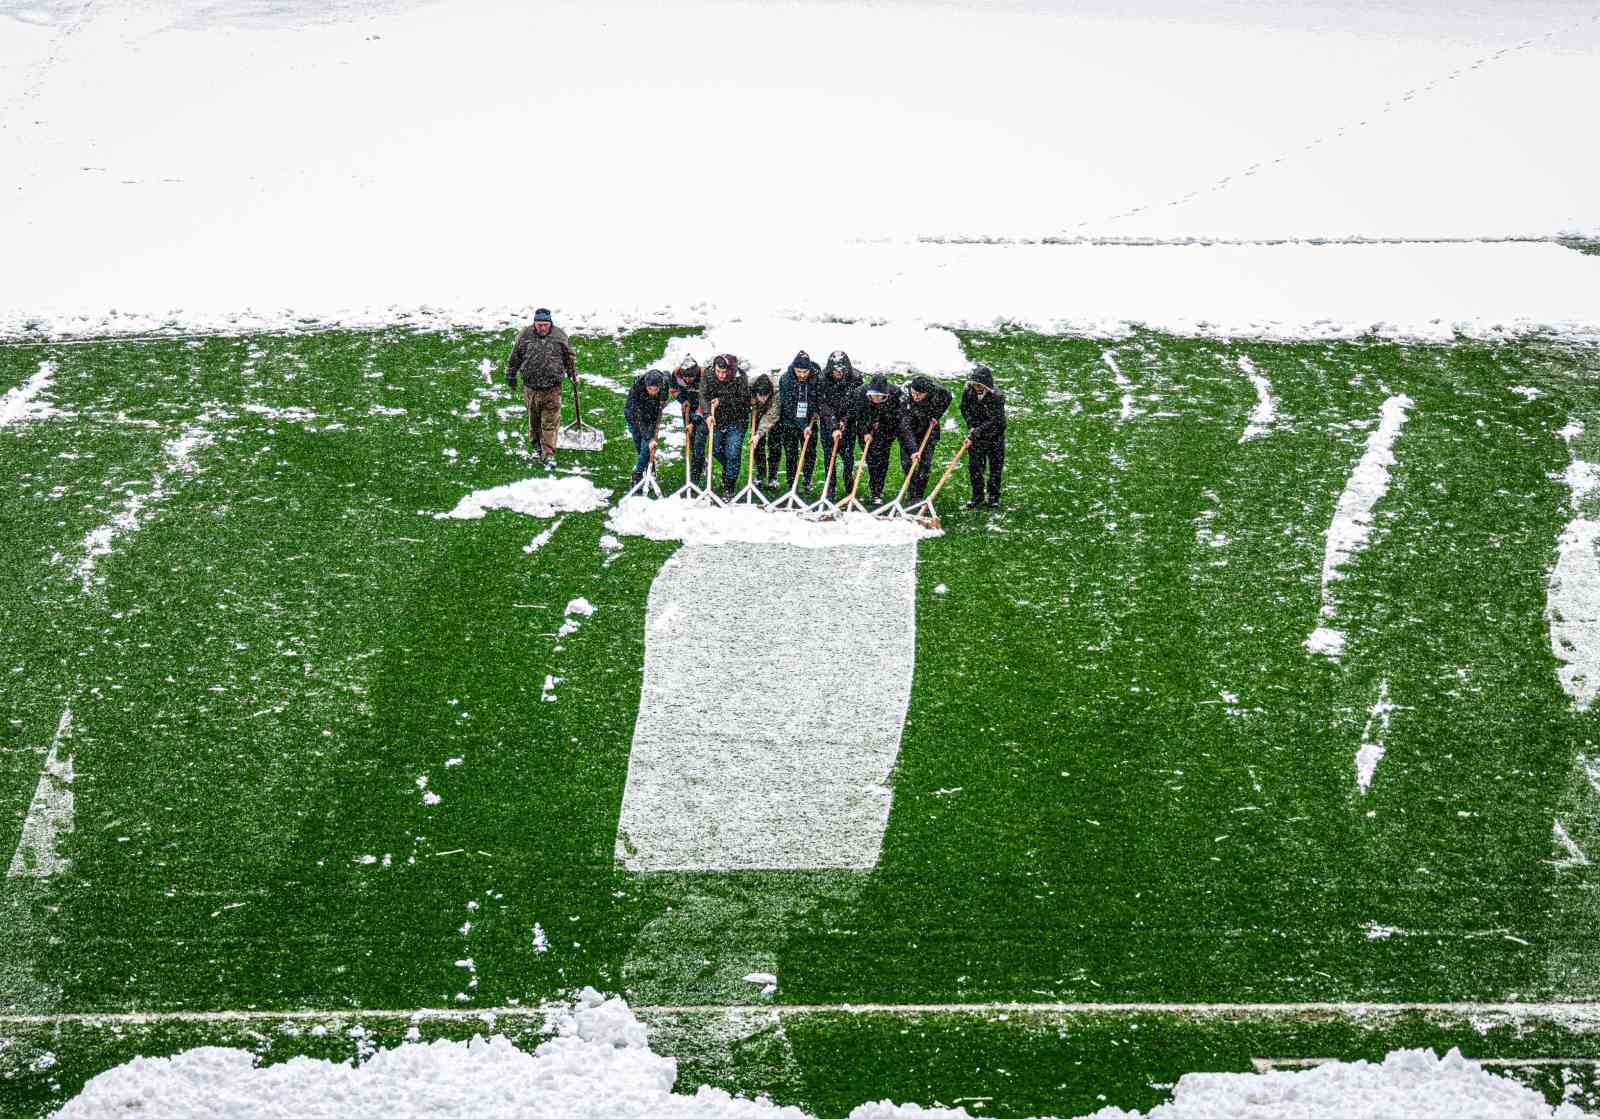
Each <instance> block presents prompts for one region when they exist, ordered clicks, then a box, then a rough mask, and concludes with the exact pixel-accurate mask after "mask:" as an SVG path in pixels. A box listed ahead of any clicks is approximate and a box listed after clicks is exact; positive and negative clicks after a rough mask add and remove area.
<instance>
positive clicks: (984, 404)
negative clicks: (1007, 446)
mask: <svg viewBox="0 0 1600 1119" xmlns="http://www.w3.org/2000/svg"><path fill="white" fill-rule="evenodd" d="M961 418H962V419H963V420H966V421H967V438H968V439H971V440H972V445H973V446H974V447H987V446H989V445H990V444H993V443H998V442H999V441H1000V440H1002V439H1004V438H1005V436H1006V394H1005V393H1003V392H1001V391H1000V390H999V389H990V390H989V391H988V392H986V393H984V394H983V396H982V397H981V398H980V397H979V396H978V393H977V390H976V389H974V388H973V387H972V386H971V385H970V384H969V385H968V386H967V389H966V391H965V392H963V393H962V394H961Z"/></svg>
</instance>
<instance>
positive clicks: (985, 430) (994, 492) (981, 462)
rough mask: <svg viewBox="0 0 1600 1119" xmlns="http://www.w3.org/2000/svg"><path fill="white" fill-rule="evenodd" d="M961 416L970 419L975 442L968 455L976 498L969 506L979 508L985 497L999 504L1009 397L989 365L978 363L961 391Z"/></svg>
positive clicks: (969, 431)
mask: <svg viewBox="0 0 1600 1119" xmlns="http://www.w3.org/2000/svg"><path fill="white" fill-rule="evenodd" d="M961 418H962V419H963V420H965V421H966V422H967V441H968V442H969V443H971V445H972V451H971V453H970V454H969V455H968V456H967V474H968V475H969V476H970V477H971V479H972V500H971V501H969V502H967V508H968V509H976V508H978V506H980V505H983V504H984V503H985V501H987V503H988V504H989V506H990V507H992V508H998V507H999V505H1000V477H1001V475H1002V474H1003V473H1004V472H1005V468H1006V397H1005V393H1003V392H1001V391H1000V390H999V389H997V388H995V387H994V374H993V373H991V372H990V371H989V367H988V366H986V365H977V366H974V367H973V369H972V375H971V376H970V377H968V378H967V388H966V391H965V392H963V393H962V394H961ZM985 473H987V474H988V484H987V488H986V487H985V482H984V475H985Z"/></svg>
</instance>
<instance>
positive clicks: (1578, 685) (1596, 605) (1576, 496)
mask: <svg viewBox="0 0 1600 1119" xmlns="http://www.w3.org/2000/svg"><path fill="white" fill-rule="evenodd" d="M1582 434H1583V424H1581V423H1579V422H1577V421H1573V422H1572V423H1569V424H1568V425H1567V426H1566V427H1565V428H1563V429H1562V430H1561V432H1560V435H1561V437H1562V438H1563V439H1565V440H1566V441H1567V442H1568V443H1569V444H1570V443H1572V442H1574V441H1575V440H1576V439H1577V438H1578V437H1580V436H1581V435H1582ZM1563 480H1564V481H1565V482H1566V483H1567V488H1568V490H1569V491H1570V492H1571V500H1572V512H1573V516H1572V519H1571V520H1570V521H1568V522H1567V524H1566V526H1565V527H1564V528H1563V529H1562V530H1561V536H1560V538H1559V539H1558V540H1557V541H1556V562H1555V566H1553V567H1552V568H1551V569H1550V575H1549V577H1548V578H1547V580H1546V581H1545V618H1546V620H1547V621H1548V623H1549V627H1550V648H1551V650H1552V651H1553V652H1554V653H1555V656H1556V659H1557V660H1558V661H1560V662H1561V667H1560V668H1558V669H1557V670H1556V677H1557V678H1558V679H1559V680H1560V682H1561V688H1562V690H1563V691H1565V692H1566V693H1567V694H1568V695H1569V696H1571V697H1572V705H1573V707H1574V708H1575V709H1576V710H1578V711H1587V710H1589V708H1590V707H1591V706H1593V704H1594V700H1595V696H1596V695H1597V694H1600V519H1596V518H1595V517H1594V516H1591V515H1590V514H1591V513H1592V512H1593V510H1592V509H1591V508H1590V505H1591V504H1592V501H1593V498H1594V495H1595V492H1596V491H1597V490H1600V470H1597V469H1596V468H1595V465H1594V464H1593V463H1591V462H1586V461H1584V460H1583V459H1573V461H1572V462H1570V463H1569V464H1568V465H1567V469H1566V471H1565V473H1564V475H1563Z"/></svg>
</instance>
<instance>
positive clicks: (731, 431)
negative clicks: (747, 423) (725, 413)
mask: <svg viewBox="0 0 1600 1119" xmlns="http://www.w3.org/2000/svg"><path fill="white" fill-rule="evenodd" d="M742 450H744V428H742V427H719V428H717V433H716V434H715V435H713V436H712V437H711V456H712V457H713V458H715V459H716V460H717V461H719V462H721V463H722V484H723V485H725V486H731V485H733V484H734V483H735V482H737V481H738V480H739V452H740V451H742Z"/></svg>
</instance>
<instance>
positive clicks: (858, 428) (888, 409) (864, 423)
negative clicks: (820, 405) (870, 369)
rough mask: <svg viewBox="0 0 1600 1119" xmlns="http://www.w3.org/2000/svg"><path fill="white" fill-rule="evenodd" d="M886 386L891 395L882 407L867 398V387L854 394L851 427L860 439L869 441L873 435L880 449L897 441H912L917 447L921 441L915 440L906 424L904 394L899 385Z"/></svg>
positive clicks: (851, 395)
mask: <svg viewBox="0 0 1600 1119" xmlns="http://www.w3.org/2000/svg"><path fill="white" fill-rule="evenodd" d="M886 387H887V390H888V395H886V396H885V397H884V398H883V402H882V403H881V404H874V403H873V402H872V401H870V400H868V399H867V386H866V385H862V386H861V387H859V388H857V389H856V390H855V391H854V392H853V393H851V394H850V427H851V429H852V430H853V431H854V433H855V436H856V438H858V439H861V440H865V439H866V437H867V436H869V435H870V436H872V441H873V442H874V443H876V444H877V445H878V446H880V447H881V446H884V445H885V444H887V443H889V442H890V441H891V440H894V439H900V440H909V441H910V443H911V445H912V447H915V446H916V442H917V441H916V440H915V439H913V438H911V435H910V431H911V429H910V427H908V426H907V424H906V410H905V405H904V404H903V403H902V398H903V396H904V394H903V393H902V392H901V391H900V389H899V387H898V386H896V385H888V386H886Z"/></svg>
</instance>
